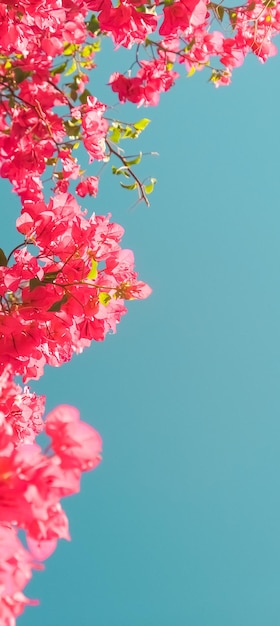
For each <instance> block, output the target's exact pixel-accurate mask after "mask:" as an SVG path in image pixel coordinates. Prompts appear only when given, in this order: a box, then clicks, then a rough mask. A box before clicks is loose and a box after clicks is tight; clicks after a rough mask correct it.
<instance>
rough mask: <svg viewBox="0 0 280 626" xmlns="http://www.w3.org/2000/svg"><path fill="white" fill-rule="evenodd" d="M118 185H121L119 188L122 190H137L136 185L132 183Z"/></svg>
mask: <svg viewBox="0 0 280 626" xmlns="http://www.w3.org/2000/svg"><path fill="white" fill-rule="evenodd" d="M120 184H121V186H122V187H123V188H124V189H129V190H130V189H137V187H138V185H137V183H133V185H124V184H123V183H120Z"/></svg>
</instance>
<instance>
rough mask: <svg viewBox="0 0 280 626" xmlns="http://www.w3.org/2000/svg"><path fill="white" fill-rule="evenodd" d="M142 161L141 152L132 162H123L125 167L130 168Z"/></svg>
mask: <svg viewBox="0 0 280 626" xmlns="http://www.w3.org/2000/svg"><path fill="white" fill-rule="evenodd" d="M141 159H142V152H140V154H139V156H137V157H136V158H135V159H132V161H127V160H126V159H124V160H125V164H126V165H127V167H130V166H131V165H138V163H140V161H141Z"/></svg>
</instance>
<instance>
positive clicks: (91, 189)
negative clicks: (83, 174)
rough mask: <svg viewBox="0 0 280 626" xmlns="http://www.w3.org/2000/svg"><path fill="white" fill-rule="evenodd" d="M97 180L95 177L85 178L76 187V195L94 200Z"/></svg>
mask: <svg viewBox="0 0 280 626" xmlns="http://www.w3.org/2000/svg"><path fill="white" fill-rule="evenodd" d="M98 183H99V178H98V177H97V176H87V178H85V179H84V180H82V181H81V182H80V183H79V184H78V185H77V187H76V194H77V195H78V196H80V197H81V198H84V197H85V196H86V195H87V194H89V196H94V197H95V198H96V196H97V192H98Z"/></svg>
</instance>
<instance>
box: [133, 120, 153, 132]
mask: <svg viewBox="0 0 280 626" xmlns="http://www.w3.org/2000/svg"><path fill="white" fill-rule="evenodd" d="M150 121H151V120H148V118H147V117H143V119H142V120H139V122H135V124H133V126H134V128H136V130H144V129H145V128H146V126H148V124H150Z"/></svg>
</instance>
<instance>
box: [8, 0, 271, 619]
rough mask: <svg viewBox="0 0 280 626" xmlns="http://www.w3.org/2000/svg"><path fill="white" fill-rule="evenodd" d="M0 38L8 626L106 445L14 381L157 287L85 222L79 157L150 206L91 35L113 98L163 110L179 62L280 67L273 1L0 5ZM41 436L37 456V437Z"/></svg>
mask: <svg viewBox="0 0 280 626" xmlns="http://www.w3.org/2000/svg"><path fill="white" fill-rule="evenodd" d="M0 27H1V39H0V176H1V177H2V178H7V179H8V180H9V181H10V183H11V185H12V188H13V191H14V192H15V193H16V194H17V195H18V197H19V198H20V201H21V205H22V209H21V214H20V216H19V217H18V219H17V222H16V228H17V231H18V233H20V235H21V236H22V237H23V240H22V242H21V243H20V244H19V245H18V246H17V247H16V248H15V249H14V250H13V251H11V252H10V253H9V252H8V251H4V250H2V249H1V248H0V493H1V497H0V624H1V625H3V626H15V623H16V618H17V617H18V616H19V615H20V614H21V613H22V611H23V610H24V608H25V606H26V605H27V604H34V601H30V600H28V599H27V598H26V597H25V595H24V593H23V590H24V587H25V586H26V584H27V583H28V581H29V580H30V578H31V576H32V571H33V570H34V569H40V568H41V567H42V565H41V561H42V560H44V559H45V558H47V557H48V556H49V555H50V554H51V553H52V552H53V551H54V549H55V547H56V544H57V540H58V539H60V538H64V539H69V531H68V520H67V517H66V515H65V513H64V511H63V509H62V507H61V503H60V500H61V498H62V497H65V496H67V495H70V494H73V493H77V492H78V491H79V489H80V479H81V474H82V472H84V471H88V470H90V469H93V468H95V467H96V466H97V465H98V463H99V461H100V455H101V439H100V436H99V435H98V433H97V432H96V431H95V430H94V429H93V428H92V427H91V426H89V425H88V424H86V423H84V422H82V421H80V419H79V413H78V411H77V410H76V409H74V408H73V407H70V406H60V407H58V408H56V409H54V410H53V411H52V412H51V413H49V415H48V416H47V417H46V418H45V419H43V413H44V405H45V398H44V397H43V396H40V397H38V396H36V394H34V393H32V392H31V391H30V389H29V387H27V386H25V387H24V388H22V387H21V386H20V385H19V384H18V383H17V382H16V381H15V377H16V376H21V377H22V379H23V382H24V383H25V382H26V381H28V380H30V379H38V378H40V376H42V375H43V372H44V366H45V365H46V364H49V365H52V366H60V365H62V364H63V363H65V362H66V361H69V360H70V359H71V357H72V355H73V354H74V353H80V352H81V351H82V350H83V349H84V348H85V347H87V346H89V345H90V343H91V341H93V340H94V341H103V340H104V339H105V336H106V334H107V333H108V332H115V331H116V326H117V324H118V322H119V321H120V318H121V317H122V316H123V315H124V314H125V313H126V307H125V301H126V300H131V299H143V298H146V297H147V296H149V294H150V292H151V289H150V287H149V286H148V285H147V284H146V283H144V282H142V281H140V280H139V279H138V276H137V273H136V272H135V268H134V257H133V253H132V252H131V251H130V250H124V249H122V248H121V245H120V243H121V238H122V235H123V228H122V227H121V226H120V225H118V224H116V223H114V222H111V221H110V217H111V216H102V215H101V216H98V215H95V214H92V215H91V216H90V217H89V218H87V216H86V211H82V210H81V208H80V206H79V205H78V204H77V200H76V198H75V195H74V194H76V195H77V196H79V197H80V198H84V197H85V196H89V197H90V198H89V200H90V202H91V203H92V202H93V198H95V197H96V196H97V193H98V187H99V184H100V176H99V174H98V172H93V175H91V176H87V175H86V174H85V175H84V171H83V170H82V169H81V166H80V163H79V160H78V158H77V156H76V154H77V152H75V151H76V150H77V148H78V147H79V146H82V147H83V148H84V149H85V151H86V153H87V155H88V160H89V163H91V164H92V166H93V167H96V165H97V164H98V163H100V162H103V163H107V162H108V161H110V159H112V158H114V159H117V160H119V161H118V163H119V168H116V167H113V173H117V174H124V176H126V177H127V178H130V181H129V182H131V179H132V183H133V184H132V185H128V189H129V188H133V189H135V188H137V189H138V192H139V197H140V199H144V200H147V198H146V193H148V190H147V189H146V187H145V186H144V185H143V184H142V183H141V181H140V180H139V178H138V176H136V174H135V173H134V171H133V169H132V166H133V165H135V164H137V162H138V161H139V159H138V157H136V159H135V157H132V160H131V159H130V158H127V159H126V158H125V157H124V156H123V150H121V149H120V148H119V146H118V143H119V141H122V140H123V139H125V138H131V139H134V138H137V137H138V135H139V133H140V132H141V131H142V130H143V128H144V126H145V125H146V122H147V120H146V119H144V120H140V122H136V123H132V124H126V123H122V122H120V121H119V120H114V121H113V123H112V120H110V119H109V117H107V106H106V104H104V103H101V102H99V100H98V99H97V98H96V97H95V96H94V95H93V94H91V92H90V90H89V71H91V70H93V69H94V67H95V63H96V54H97V52H98V51H99V47H100V40H101V38H102V37H103V36H107V37H110V38H111V39H112V40H113V42H114V44H115V48H116V49H117V48H119V47H124V48H127V49H129V50H130V51H131V52H130V53H129V54H130V56H131V55H132V65H131V67H130V69H129V70H128V72H127V73H126V74H122V73H120V72H119V71H118V70H117V68H116V71H114V72H113V73H112V74H111V76H109V77H105V82H107V83H108V85H109V86H110V88H111V90H112V91H113V92H114V93H117V94H118V96H119V99H120V101H121V102H126V101H130V102H132V103H134V104H136V105H137V106H138V107H139V106H141V105H144V106H150V105H157V104H158V102H159V98H160V95H161V94H162V93H163V92H165V91H168V90H169V89H170V88H171V87H172V86H173V84H174V82H175V80H176V79H177V78H178V77H179V71H178V70H179V69H180V68H181V67H182V66H183V67H185V68H186V70H187V72H188V74H189V75H191V74H193V73H194V72H195V71H197V70H202V69H204V68H205V69H206V70H208V71H210V72H211V74H210V80H211V81H212V82H213V83H214V85H215V86H219V85H227V84H228V83H229V82H230V80H231V73H232V70H233V68H235V67H238V66H240V65H241V64H242V63H243V62H244V59H245V57H246V56H247V55H248V54H249V53H253V54H254V55H256V56H257V57H258V58H259V60H260V61H261V62H264V61H266V60H267V59H268V58H269V57H271V56H273V55H274V54H275V53H276V47H275V45H274V43H273V41H272V40H273V38H274V37H275V35H277V34H278V33H279V32H280V0H256V1H255V0H253V1H251V0H248V1H247V3H245V4H244V5H243V6H237V7H234V8H233V7H227V6H225V4H223V3H220V2H217V3H216V2H212V1H207V0H163V2H161V1H159V0H155V1H153V0H144V1H143V0H120V1H119V3H118V4H117V6H115V4H113V2H112V1H111V0H75V2H73V1H72V0H32V2H31V0H17V1H16V2H15V1H14V0H9V2H7V1H6V2H5V0H4V1H2V2H1V3H0ZM134 51H135V52H134ZM115 58H116V60H117V55H115ZM130 63H131V60H130ZM176 65H177V66H176ZM214 65H215V67H214ZM143 122H144V124H143ZM45 176H47V177H49V179H50V180H51V185H52V189H51V191H52V195H51V198H50V200H48V201H46V200H45V194H44V184H43V177H45ZM47 191H48V193H49V191H50V189H49V187H48V189H47ZM2 245H3V244H2ZM42 432H44V433H45V434H46V435H47V436H48V437H49V445H48V446H47V448H46V450H43V449H42V448H41V446H40V445H39V444H38V443H37V442H36V437H37V436H38V435H39V434H40V433H42ZM19 532H21V533H22V532H23V533H24V536H25V544H24V545H23V543H22V540H21V537H22V534H21V535H20V536H19Z"/></svg>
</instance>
